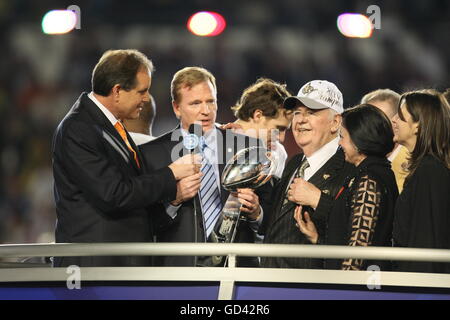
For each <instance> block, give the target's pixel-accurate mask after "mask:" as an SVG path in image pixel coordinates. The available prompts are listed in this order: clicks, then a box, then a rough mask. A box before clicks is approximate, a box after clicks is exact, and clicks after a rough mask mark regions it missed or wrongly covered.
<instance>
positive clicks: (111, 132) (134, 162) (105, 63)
mask: <svg viewBox="0 0 450 320" xmlns="http://www.w3.org/2000/svg"><path fill="white" fill-rule="evenodd" d="M152 70H153V65H152V63H151V61H150V60H148V58H147V57H146V56H145V55H143V54H142V53H140V52H138V51H136V50H115V51H107V52H106V53H105V54H104V55H103V56H102V57H101V59H100V61H99V62H98V64H97V65H96V67H95V69H94V71H93V74H92V92H91V93H89V94H87V93H83V94H82V95H81V96H80V97H79V99H78V100H77V101H76V102H75V104H74V105H73V107H72V108H71V110H70V111H69V113H68V114H67V115H66V117H65V118H64V119H63V120H62V121H61V123H60V124H59V126H58V128H57V129H56V132H55V135H54V138H53V146H52V156H53V174H54V179H55V185H54V195H55V202H56V214H57V218H58V220H57V225H56V232H55V233H56V242H58V243H81V242H152V241H153V226H152V221H151V220H152V217H151V216H150V215H149V212H148V211H147V210H146V207H148V206H149V205H151V204H153V203H155V202H157V201H171V200H173V199H175V198H176V196H177V188H176V182H177V180H180V179H182V178H184V177H187V176H189V175H192V174H194V173H195V172H196V171H198V169H199V167H198V166H196V165H194V164H180V162H181V161H182V160H180V161H179V162H177V163H172V164H170V163H168V164H167V166H164V167H161V168H160V170H157V171H154V172H151V173H147V174H143V170H144V168H143V166H144V165H145V164H144V161H143V160H142V158H141V156H140V154H139V152H138V149H137V147H136V145H135V144H134V143H133V140H132V139H131V138H130V136H129V134H128V133H127V131H126V130H125V128H124V127H123V125H122V123H121V121H122V120H123V119H127V118H136V117H138V116H139V112H140V109H141V107H142V104H143V103H145V102H148V101H149V93H148V90H149V88H150V83H151V72H152ZM184 160H186V159H184ZM68 265H78V266H82V267H87V266H147V265H150V258H149V257H121V256H120V257H119V256H118V257H55V258H54V266H55V267H63V266H68Z"/></svg>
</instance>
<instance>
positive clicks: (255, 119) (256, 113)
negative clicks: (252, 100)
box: [252, 109, 264, 123]
mask: <svg viewBox="0 0 450 320" xmlns="http://www.w3.org/2000/svg"><path fill="white" fill-rule="evenodd" d="M263 116H264V115H263V112H262V111H261V110H260V109H256V110H255V111H254V112H253V115H252V119H253V122H256V123H258V122H260V121H261V120H262V117H263Z"/></svg>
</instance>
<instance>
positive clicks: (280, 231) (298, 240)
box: [262, 80, 353, 268]
mask: <svg viewBox="0 0 450 320" xmlns="http://www.w3.org/2000/svg"><path fill="white" fill-rule="evenodd" d="M285 107H286V108H289V109H291V108H293V109H294V119H293V122H292V132H293V135H294V138H295V141H296V143H297V145H298V146H299V147H300V148H301V149H302V151H303V152H302V153H300V154H298V155H296V156H294V157H293V158H292V159H291V161H290V162H289V163H288V164H287V166H286V168H285V170H284V172H283V176H282V178H281V180H280V182H279V183H278V185H277V186H276V188H275V191H274V207H273V211H272V215H271V219H270V220H269V221H268V222H267V225H265V228H266V230H265V237H264V242H265V243H277V244H306V243H309V241H308V240H307V238H306V237H305V236H304V235H303V233H301V232H300V230H299V229H298V227H297V226H296V221H295V219H294V212H295V210H296V208H297V203H294V202H293V201H291V200H294V199H292V197H290V196H291V193H292V192H293V190H294V188H295V187H296V188H303V187H304V185H302V181H308V182H310V183H312V184H313V185H315V186H316V187H318V188H319V189H320V190H321V192H320V193H318V194H315V195H314V198H313V199H308V203H311V205H310V206H303V207H302V210H303V213H304V212H305V211H306V212H308V213H309V215H310V216H311V219H312V220H313V221H314V223H315V225H316V226H317V228H318V229H320V232H319V233H321V232H322V234H323V232H324V230H325V228H326V222H327V215H326V214H325V213H327V212H329V210H328V208H331V205H332V202H333V199H334V198H335V196H336V194H337V193H338V192H339V189H340V188H341V186H342V185H343V183H344V179H345V178H346V177H347V175H348V174H349V173H350V172H351V170H353V166H352V165H350V164H348V163H346V162H345V157H344V153H343V151H342V150H341V149H340V148H339V137H338V135H339V129H340V125H341V115H340V114H341V113H342V112H343V99H342V94H341V92H340V91H339V89H338V88H337V87H336V86H335V85H334V84H333V83H330V82H328V81H322V80H315V81H311V82H308V83H307V84H305V85H304V86H303V87H302V88H301V89H300V91H299V92H298V95H297V96H293V97H289V98H287V99H286V100H285ZM318 208H319V209H320V210H317V212H323V213H324V214H315V210H316V209H318ZM262 266H263V267H267V268H320V267H321V266H322V263H321V260H318V259H306V258H264V259H263V260H262Z"/></svg>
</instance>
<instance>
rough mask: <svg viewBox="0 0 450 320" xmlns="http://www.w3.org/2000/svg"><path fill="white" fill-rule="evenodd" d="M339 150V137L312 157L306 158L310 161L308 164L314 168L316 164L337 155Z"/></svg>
mask: <svg viewBox="0 0 450 320" xmlns="http://www.w3.org/2000/svg"><path fill="white" fill-rule="evenodd" d="M338 148H339V137H336V138H334V139H333V140H331V141H330V142H328V143H327V144H325V145H324V146H322V148H320V149H319V150H317V151H316V152H314V153H313V154H312V155H311V156H309V157H306V158H307V159H308V163H309V164H310V165H311V167H313V166H314V163H321V162H323V159H326V158H330V157H331V156H332V155H334V154H335V153H336V150H337V149H338Z"/></svg>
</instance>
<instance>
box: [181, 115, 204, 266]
mask: <svg viewBox="0 0 450 320" xmlns="http://www.w3.org/2000/svg"><path fill="white" fill-rule="evenodd" d="M202 132H203V128H202V126H201V125H199V124H196V123H193V124H191V125H190V126H189V134H188V135H186V136H185V137H184V138H183V145H184V147H185V148H186V149H187V150H189V151H190V152H191V154H194V153H198V152H199V151H200V142H201V138H202ZM192 200H193V202H194V242H199V241H198V240H199V239H198V229H197V228H198V219H202V220H203V215H202V213H201V212H200V210H199V209H198V206H199V205H200V197H199V195H198V193H197V195H196V196H195V197H194V198H193V199H192ZM199 215H202V216H201V217H198V216H199ZM204 223H205V222H204V221H203V225H204ZM202 242H204V241H202ZM197 260H198V257H197V256H195V257H194V266H197Z"/></svg>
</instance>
